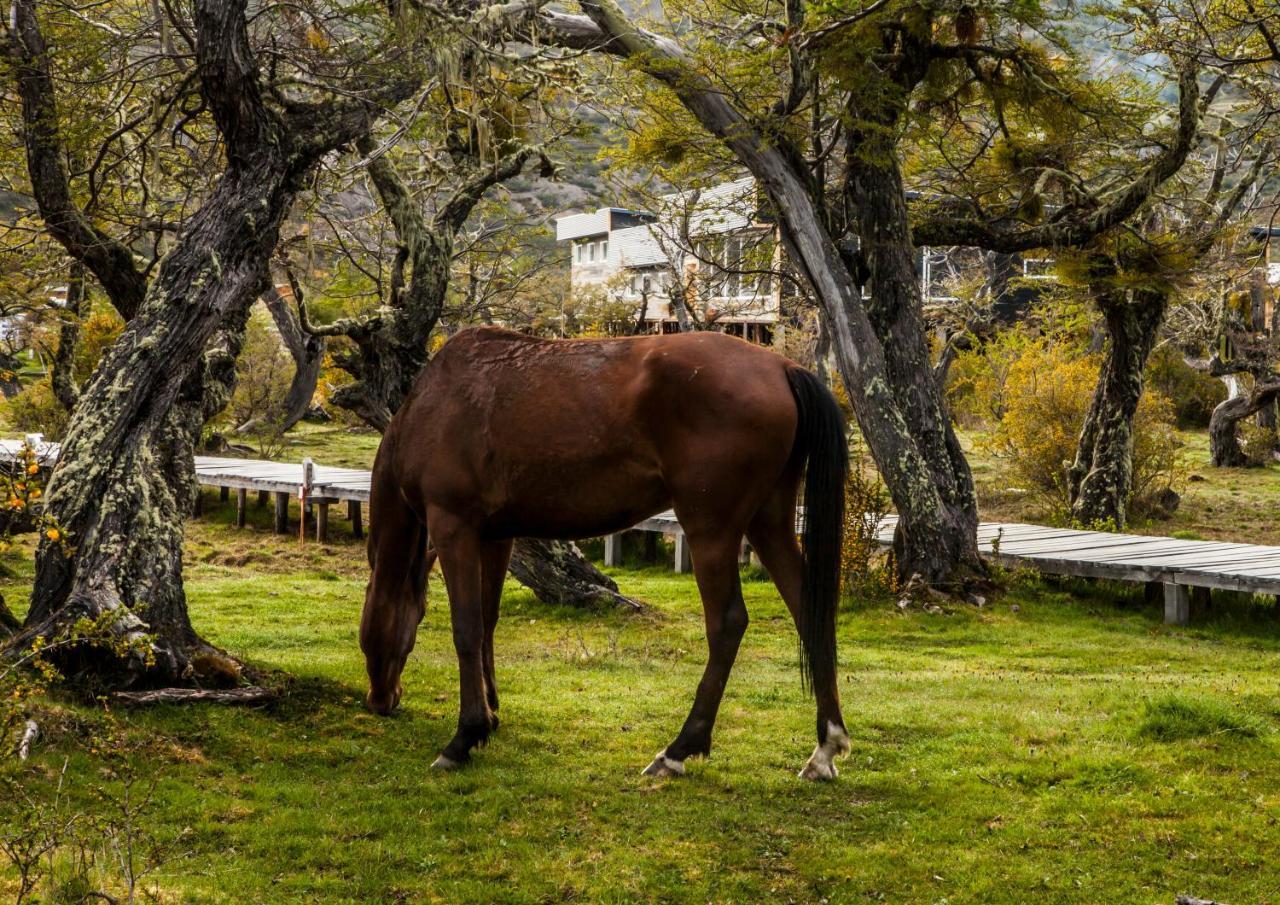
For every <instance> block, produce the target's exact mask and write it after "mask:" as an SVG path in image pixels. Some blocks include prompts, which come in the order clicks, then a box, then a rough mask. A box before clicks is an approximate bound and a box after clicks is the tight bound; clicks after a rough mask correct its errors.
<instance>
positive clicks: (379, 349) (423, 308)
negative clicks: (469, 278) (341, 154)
mask: <svg viewBox="0 0 1280 905" xmlns="http://www.w3.org/2000/svg"><path fill="white" fill-rule="evenodd" d="M373 150H374V145H373V143H372V142H371V141H369V140H368V139H365V140H363V141H362V142H361V152H362V153H364V154H365V155H366V156H368V155H370V154H371V153H372V152H373ZM530 156H531V152H529V151H528V150H527V149H524V150H521V151H520V152H519V153H518V154H517V155H514V156H512V157H508V158H505V159H504V160H502V161H500V162H499V163H498V164H496V165H495V166H494V167H492V168H488V169H481V170H480V171H478V172H476V173H473V174H471V176H470V178H468V179H466V180H464V182H463V184H462V186H461V187H460V188H459V189H458V190H457V191H456V192H455V193H454V195H453V196H452V198H451V199H450V200H449V201H448V202H447V203H445V204H443V205H442V206H441V209H440V212H439V213H437V215H436V216H435V217H434V218H433V219H432V220H431V221H430V222H428V221H427V219H426V218H425V217H424V216H423V215H422V211H421V209H420V208H419V207H418V202H417V200H416V199H415V198H414V197H413V194H412V193H411V192H410V191H409V190H408V188H407V187H406V186H405V185H404V183H403V182H402V181H401V179H400V176H399V174H398V173H397V172H396V170H395V168H394V167H393V166H392V164H391V163H390V161H388V160H387V159H386V158H385V157H382V156H380V157H377V158H375V159H374V160H373V161H372V162H371V163H370V165H369V175H370V176H371V177H372V179H373V183H374V186H375V188H376V189H377V191H378V196H379V198H380V200H381V202H382V206H383V208H384V210H386V212H387V216H388V218H389V219H390V220H391V222H392V225H393V226H394V227H395V230H396V235H397V238H398V239H399V241H400V243H401V247H400V248H399V249H398V251H397V257H396V263H395V267H394V269H393V273H394V277H393V286H392V290H391V294H392V298H391V304H390V305H389V306H388V308H389V309H390V310H389V311H387V312H385V313H383V314H381V315H380V316H379V317H377V318H373V319H365V320H359V319H355V320H350V321H347V322H346V323H342V322H340V323H338V324H334V325H332V326H330V327H328V328H322V329H323V330H324V331H325V332H329V333H333V334H338V335H344V336H346V337H347V338H348V339H350V340H351V341H352V342H353V343H354V344H355V350H354V351H353V352H348V353H347V354H346V355H345V356H343V357H341V358H339V364H340V366H341V367H342V368H343V369H344V370H346V371H348V372H349V373H351V374H352V375H353V376H354V377H355V378H356V380H355V381H354V382H353V383H350V384H348V385H346V386H344V387H342V388H341V389H340V390H339V391H338V392H337V393H335V394H334V396H333V402H334V404H335V405H338V406H340V407H342V408H345V409H348V410H349V411H352V412H354V413H355V414H357V415H358V416H359V417H360V418H361V419H362V420H363V421H364V422H365V423H366V424H368V425H369V426H370V427H372V428H374V429H375V430H377V431H378V432H379V433H385V432H386V429H387V425H388V424H390V423H391V418H392V416H393V415H394V414H395V412H396V410H397V409H399V408H400V406H401V404H402V403H403V402H404V400H405V398H406V397H407V396H408V394H409V390H410V389H411V388H412V387H413V383H414V381H415V380H416V379H417V377H418V373H419V372H420V371H421V370H422V368H423V366H424V365H426V363H427V341H428V340H429V339H430V337H431V333H432V331H433V330H434V329H435V328H436V325H437V323H438V322H439V319H440V314H441V312H442V311H443V310H444V302H445V295H446V293H447V292H448V290H449V280H450V277H451V276H452V267H453V248H454V240H455V237H456V236H457V233H458V231H459V230H460V229H462V227H463V225H464V224H465V222H466V220H467V217H468V216H469V215H470V212H471V210H472V209H473V208H474V206H475V204H476V203H477V202H479V200H480V198H481V197H482V196H483V193H484V192H485V191H486V190H487V189H488V188H489V187H491V186H493V185H496V184H497V183H499V182H501V181H503V180H504V179H509V178H511V177H512V176H515V175H516V174H518V173H520V172H521V170H522V169H523V167H524V164H525V162H526V161H527V160H528V159H529V158H530ZM406 266H408V267H409V268H410V271H409V276H408V281H407V283H406V282H405V278H404V270H405V267H406ZM294 291H295V292H297V291H298V290H297V289H296V288H295V290H294ZM303 326H304V328H307V327H309V325H307V324H305V323H304V324H303ZM310 329H311V330H312V332H318V331H316V329H315V328H310ZM511 574H513V575H514V576H515V577H516V579H517V580H518V581H520V582H521V583H522V584H524V585H525V586H526V587H528V588H529V589H530V590H531V591H533V593H534V595H535V596H536V597H537V598H538V599H539V600H541V601H542V602H544V603H551V604H561V603H563V604H568V605H571V606H598V605H600V604H601V603H602V602H611V603H614V604H621V605H624V606H630V607H632V608H638V607H639V604H637V603H636V602H635V601H633V600H631V599H630V598H628V597H624V596H623V595H622V594H619V593H618V586H617V584H615V583H614V581H613V580H612V579H611V578H609V577H608V576H607V575H605V574H604V573H603V572H601V571H600V570H599V569H597V568H596V567H595V566H593V565H592V564H591V563H590V562H589V561H588V560H587V558H586V557H584V556H583V555H582V552H581V551H580V550H579V549H578V547H577V545H576V544H572V543H549V542H547V541H535V540H528V539H524V538H521V539H519V540H517V541H516V543H515V547H514V551H513V553H512V557H511Z"/></svg>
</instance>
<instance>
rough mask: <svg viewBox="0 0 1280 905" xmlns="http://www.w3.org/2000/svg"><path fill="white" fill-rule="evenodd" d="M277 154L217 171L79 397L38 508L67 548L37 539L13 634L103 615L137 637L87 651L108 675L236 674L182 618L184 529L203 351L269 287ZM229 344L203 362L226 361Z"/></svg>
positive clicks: (201, 402) (284, 188)
mask: <svg viewBox="0 0 1280 905" xmlns="http://www.w3.org/2000/svg"><path fill="white" fill-rule="evenodd" d="M280 154H281V149H278V148H275V147H267V148H265V149H263V150H262V151H261V152H260V156H259V157H258V159H256V160H253V161H251V162H246V163H247V165H245V166H240V167H228V170H227V172H226V173H224V175H223V177H222V179H221V180H220V181H219V182H218V183H217V185H216V186H215V188H214V190H213V192H212V193H211V194H210V197H209V199H208V200H207V201H206V202H205V204H204V205H203V206H202V207H201V209H200V210H199V211H198V212H197V213H196V215H195V216H194V217H193V218H192V221H191V225H190V227H189V228H188V230H187V231H186V233H185V234H184V235H183V236H182V238H181V239H180V240H179V242H178V243H177V245H176V246H175V247H174V249H173V250H172V251H171V252H170V253H169V254H168V255H167V256H166V257H165V259H164V262H163V264H162V265H161V268H160V272H159V273H158V274H157V276H156V278H155V280H154V282H153V283H152V285H151V287H150V289H149V290H148V292H147V295H146V297H145V300H144V302H143V306H142V309H141V311H140V312H139V313H138V315H137V316H136V317H135V318H134V319H133V320H132V321H130V322H129V324H128V325H127V326H126V328H125V331H124V333H123V334H122V335H121V337H120V339H119V340H118V341H117V342H116V344H115V345H114V346H113V347H112V348H111V350H110V351H109V353H108V354H107V356H106V357H105V358H104V360H103V362H102V363H101V365H100V366H99V367H98V369H97V371H96V372H95V373H94V376H93V377H92V379H91V380H90V382H89V384H88V386H87V387H86V389H85V390H84V392H83V393H82V394H81V396H80V400H79V402H78V403H77V405H76V409H75V412H74V413H73V415H72V420H71V426H70V428H69V429H68V432H67V437H66V439H65V441H64V443H63V446H62V453H61V456H60V458H59V460H58V465H57V467H56V468H55V470H54V473H53V476H52V478H51V479H50V482H49V487H48V493H47V497H46V511H47V513H48V514H49V516H50V517H52V518H53V519H54V520H55V521H56V523H57V524H58V525H59V526H60V527H61V528H62V530H63V533H64V535H65V537H66V538H67V540H68V541H69V544H70V546H69V547H68V546H66V545H65V544H59V543H53V542H50V541H48V540H45V541H43V542H42V543H41V546H40V550H39V553H38V555H37V561H36V581H35V587H34V589H33V593H32V598H31V609H30V611H29V613H28V615H27V620H26V625H25V629H24V633H23V634H24V635H25V636H32V635H35V634H44V635H46V636H47V635H50V634H53V633H56V632H58V631H59V630H61V629H63V628H66V627H68V626H70V625H72V624H74V622H75V621H76V620H78V619H80V618H88V619H92V620H98V619H106V620H109V621H110V623H111V628H112V629H113V632H114V634H115V635H116V636H117V637H118V638H119V639H120V640H122V641H124V642H127V643H129V644H134V643H138V644H141V647H140V648H139V649H138V650H133V651H123V652H122V651H117V650H111V649H107V648H97V649H95V650H94V651H93V652H89V653H88V654H87V655H86V656H87V659H88V661H89V662H88V663H86V664H85V665H87V666H90V667H91V668H92V669H93V671H94V672H95V673H97V674H99V675H102V674H110V673H113V672H114V673H116V675H113V676H111V678H112V679H113V681H114V683H115V684H129V683H132V682H145V683H174V682H183V681H191V680H193V679H194V680H197V681H203V682H218V681H222V682H226V681H230V680H234V679H236V678H238V669H236V668H234V666H231V667H229V666H228V660H227V658H226V657H225V656H223V655H221V654H220V653H219V652H218V651H216V649H214V648H212V647H211V646H210V645H209V644H207V643H206V642H204V641H203V640H202V639H201V638H200V637H199V636H198V635H197V634H196V632H195V630H194V629H193V628H192V626H191V622H190V618H189V616H188V614H187V606H186V595H185V591H184V588H183V582H182V543H183V531H182V525H183V521H184V519H185V517H186V516H187V515H188V514H189V512H190V509H191V505H192V502H193V499H194V496H193V488H194V486H195V484H194V475H193V464H192V442H193V438H194V437H196V436H198V434H199V426H200V424H202V423H203V419H204V414H205V412H206V406H207V405H209V404H210V403H208V402H207V401H206V399H205V393H204V388H205V377H206V373H205V370H204V368H202V367H201V366H202V357H203V353H204V350H205V348H206V347H207V346H208V345H209V344H210V341H211V340H212V338H213V337H214V335H215V333H217V331H218V330H219V328H220V327H221V326H222V325H223V324H224V323H227V322H231V323H235V322H237V321H238V323H239V325H240V326H241V327H242V326H243V322H244V318H245V316H246V314H247V311H248V307H249V305H250V304H251V303H252V301H253V299H255V298H256V297H257V296H258V295H259V294H260V293H261V292H262V291H263V290H264V289H265V288H266V283H267V266H266V262H267V261H268V260H269V259H270V255H271V251H272V249H273V248H274V247H275V244H276V241H277V239H278V235H279V227H280V222H281V220H282V219H283V217H284V214H285V213H286V211H287V210H288V208H289V206H290V205H291V203H292V201H293V197H294V193H295V192H296V189H297V183H298V174H297V173H296V172H295V171H294V170H293V168H292V167H290V166H289V165H288V164H286V163H285V161H284V160H283V159H281V157H280V156H278V155H280ZM232 332H233V333H234V332H235V331H234V330H233V331H232ZM232 351H234V350H227V355H226V356H222V357H221V358H220V359H217V360H215V363H214V365H213V367H218V368H226V367H228V365H227V362H226V360H225V359H226V357H228V356H230V353H231V352H232ZM139 651H141V652H139Z"/></svg>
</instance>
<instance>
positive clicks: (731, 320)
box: [556, 178, 781, 342]
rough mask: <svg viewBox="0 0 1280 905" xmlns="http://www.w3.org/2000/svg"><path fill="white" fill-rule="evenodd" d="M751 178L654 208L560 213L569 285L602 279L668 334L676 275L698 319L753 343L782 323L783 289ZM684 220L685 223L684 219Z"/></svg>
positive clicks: (577, 287) (672, 319) (652, 326)
mask: <svg viewBox="0 0 1280 905" xmlns="http://www.w3.org/2000/svg"><path fill="white" fill-rule="evenodd" d="M760 211H761V204H760V200H759V196H758V194H757V191H756V187H755V181H754V180H752V179H749V178H748V179H739V180H737V181H734V182H727V183H724V184H722V185H718V186H715V187H714V188H710V189H707V190H705V191H701V192H679V193H676V194H672V195H667V196H665V197H663V198H662V199H661V210H660V211H659V212H658V213H650V212H647V211H633V210H626V209H623V208H616V207H602V208H600V209H599V210H597V211H596V212H594V213H590V214H567V215H565V216H563V217H559V218H558V219H557V220H556V241H558V242H564V243H567V244H568V246H569V248H570V252H569V262H570V271H569V273H570V284H571V285H572V287H573V288H574V289H575V290H581V289H584V288H588V287H592V286H599V287H602V288H603V289H604V290H605V291H606V292H608V293H609V294H610V295H611V296H612V297H613V298H615V299H617V300H623V301H629V302H634V303H635V305H636V311H637V313H639V311H640V306H641V305H642V304H643V305H644V320H645V321H646V323H647V324H648V325H649V328H650V329H651V330H653V331H654V332H673V331H674V330H675V329H676V314H675V312H673V311H672V310H671V293H670V292H669V291H668V290H669V289H670V288H671V286H672V281H674V280H675V279H677V278H680V279H681V280H682V282H683V284H684V286H685V291H686V295H687V297H688V298H689V299H690V305H691V306H692V307H693V308H694V309H695V316H696V318H697V319H699V320H704V321H707V322H712V323H714V324H715V325H716V326H717V327H718V328H720V329H723V330H724V331H725V332H726V333H733V334H736V335H738V336H742V337H745V338H746V339H749V340H752V341H754V342H770V341H772V338H773V336H774V332H775V329H776V328H777V326H778V316H779V309H780V304H781V287H780V282H781V281H779V280H776V279H774V276H773V271H774V269H775V267H776V265H777V260H776V258H777V242H776V241H774V235H775V228H774V226H773V224H772V223H770V222H768V220H767V219H766V218H765V217H764V216H763V215H762V214H761V213H760ZM686 220H687V226H686Z"/></svg>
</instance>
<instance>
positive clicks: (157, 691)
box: [112, 685, 282, 704]
mask: <svg viewBox="0 0 1280 905" xmlns="http://www.w3.org/2000/svg"><path fill="white" fill-rule="evenodd" d="M281 694H282V692H281V690H280V689H279V688H265V687H263V686H261V685H248V686H245V687H243V688H152V689H148V690H146V691H117V692H116V693H115V694H114V695H112V697H114V698H115V699H116V700H117V701H123V702H125V703H127V704H262V703H266V702H268V701H275V700H277V699H279V698H280V696H281Z"/></svg>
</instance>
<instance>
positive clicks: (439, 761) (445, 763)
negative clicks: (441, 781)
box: [431, 754, 462, 770]
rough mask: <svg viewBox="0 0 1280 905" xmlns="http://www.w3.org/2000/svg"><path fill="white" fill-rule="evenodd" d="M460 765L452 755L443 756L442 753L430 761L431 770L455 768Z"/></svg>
mask: <svg viewBox="0 0 1280 905" xmlns="http://www.w3.org/2000/svg"><path fill="white" fill-rule="evenodd" d="M461 766H462V764H461V763H459V762H458V761H456V760H454V759H453V758H452V757H445V756H444V755H443V754H441V755H440V756H439V757H437V758H436V759H435V760H434V761H432V762H431V769H432V770H456V769H458V768H459V767H461Z"/></svg>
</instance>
